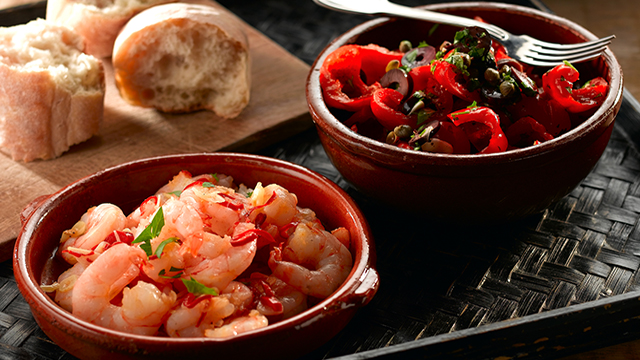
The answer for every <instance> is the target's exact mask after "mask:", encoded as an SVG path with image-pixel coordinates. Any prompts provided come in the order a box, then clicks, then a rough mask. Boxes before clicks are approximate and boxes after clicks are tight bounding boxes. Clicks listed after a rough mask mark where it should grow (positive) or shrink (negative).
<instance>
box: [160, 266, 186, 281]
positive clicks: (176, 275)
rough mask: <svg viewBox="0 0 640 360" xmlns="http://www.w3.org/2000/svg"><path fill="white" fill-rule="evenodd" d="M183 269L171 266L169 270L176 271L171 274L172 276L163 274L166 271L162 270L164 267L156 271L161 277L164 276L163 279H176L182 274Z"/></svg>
mask: <svg viewBox="0 0 640 360" xmlns="http://www.w3.org/2000/svg"><path fill="white" fill-rule="evenodd" d="M183 270H184V269H180V268H175V267H173V266H172V267H171V268H170V269H169V272H176V271H177V272H178V273H177V274H175V275H173V276H169V275H165V274H166V272H165V271H164V269H162V270H160V272H159V273H158V276H160V277H161V278H165V279H178V278H179V277H180V276H182V271H183Z"/></svg>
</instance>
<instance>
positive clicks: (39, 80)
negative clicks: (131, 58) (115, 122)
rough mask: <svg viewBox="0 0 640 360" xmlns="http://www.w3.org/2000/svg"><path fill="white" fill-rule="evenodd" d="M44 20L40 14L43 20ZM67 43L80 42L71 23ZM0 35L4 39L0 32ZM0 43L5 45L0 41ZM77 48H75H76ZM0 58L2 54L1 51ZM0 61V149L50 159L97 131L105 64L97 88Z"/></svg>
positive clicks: (27, 158) (66, 31) (28, 158)
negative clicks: (74, 84) (66, 82)
mask: <svg viewBox="0 0 640 360" xmlns="http://www.w3.org/2000/svg"><path fill="white" fill-rule="evenodd" d="M42 21H44V20H42ZM55 31H63V39H66V40H68V41H69V44H67V45H71V46H72V45H73V44H75V45H78V44H79V43H81V41H80V42H79V41H77V39H75V37H77V36H78V35H76V34H74V33H72V32H71V31H70V30H69V29H63V30H61V29H57V30H55ZM2 40H5V38H4V37H3V38H2ZM0 46H8V45H7V44H6V43H4V42H3V43H0ZM77 51H78V52H79V50H77ZM0 58H1V56H0ZM4 60H5V61H0V78H1V79H2V82H0V150H2V152H4V153H6V154H8V155H9V156H10V157H11V158H12V159H13V160H22V161H25V162H29V161H33V160H36V159H53V158H56V157H58V156H60V155H61V154H62V153H63V152H65V151H67V150H69V148H70V146H71V145H74V144H78V143H80V142H83V141H85V140H87V139H89V138H91V137H92V136H93V135H95V134H97V133H98V131H99V127H100V123H101V122H102V118H103V110H104V90H105V79H104V68H103V66H102V63H101V62H99V78H97V79H94V80H93V81H97V82H99V84H96V85H97V86H96V87H95V88H89V89H83V88H71V89H70V88H69V86H68V85H66V86H65V85H63V84H61V83H60V80H58V79H57V78H55V77H54V76H52V74H51V72H50V71H49V70H48V69H40V70H34V69H25V68H24V66H21V65H20V64H15V63H11V62H10V61H7V60H6V59H4Z"/></svg>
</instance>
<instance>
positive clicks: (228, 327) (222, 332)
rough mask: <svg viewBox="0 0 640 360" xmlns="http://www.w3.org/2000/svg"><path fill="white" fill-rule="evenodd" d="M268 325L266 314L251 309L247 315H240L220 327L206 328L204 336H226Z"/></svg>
mask: <svg viewBox="0 0 640 360" xmlns="http://www.w3.org/2000/svg"><path fill="white" fill-rule="evenodd" d="M267 325H269V320H267V318H266V316H264V315H262V314H260V312H258V311H257V310H251V311H250V312H249V314H248V315H247V316H240V317H237V318H234V319H233V320H231V321H230V322H229V323H228V324H225V325H222V326H221V327H217V328H213V329H207V330H205V332H204V336H206V337H210V338H228V337H232V336H236V335H238V334H242V333H245V332H248V331H251V330H256V329H260V328H263V327H266V326H267Z"/></svg>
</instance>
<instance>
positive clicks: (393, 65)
mask: <svg viewBox="0 0 640 360" xmlns="http://www.w3.org/2000/svg"><path fill="white" fill-rule="evenodd" d="M399 67H400V60H396V59H393V60H391V61H389V63H388V64H387V67H386V68H385V69H384V70H385V71H386V72H389V71H391V70H393V69H397V68H399Z"/></svg>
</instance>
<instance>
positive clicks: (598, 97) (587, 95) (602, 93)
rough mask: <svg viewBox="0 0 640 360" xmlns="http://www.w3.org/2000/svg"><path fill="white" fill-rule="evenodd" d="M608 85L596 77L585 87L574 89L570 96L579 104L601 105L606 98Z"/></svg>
mask: <svg viewBox="0 0 640 360" xmlns="http://www.w3.org/2000/svg"><path fill="white" fill-rule="evenodd" d="M608 90H609V83H607V81H606V80H605V79H603V78H601V77H597V78H595V79H593V80H591V81H589V82H588V83H587V84H586V85H585V86H583V87H581V88H579V89H574V90H573V91H572V92H571V96H573V98H574V99H576V100H577V101H578V102H580V103H590V102H595V103H596V105H600V104H602V102H604V99H605V98H606V97H607V91H608Z"/></svg>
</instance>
